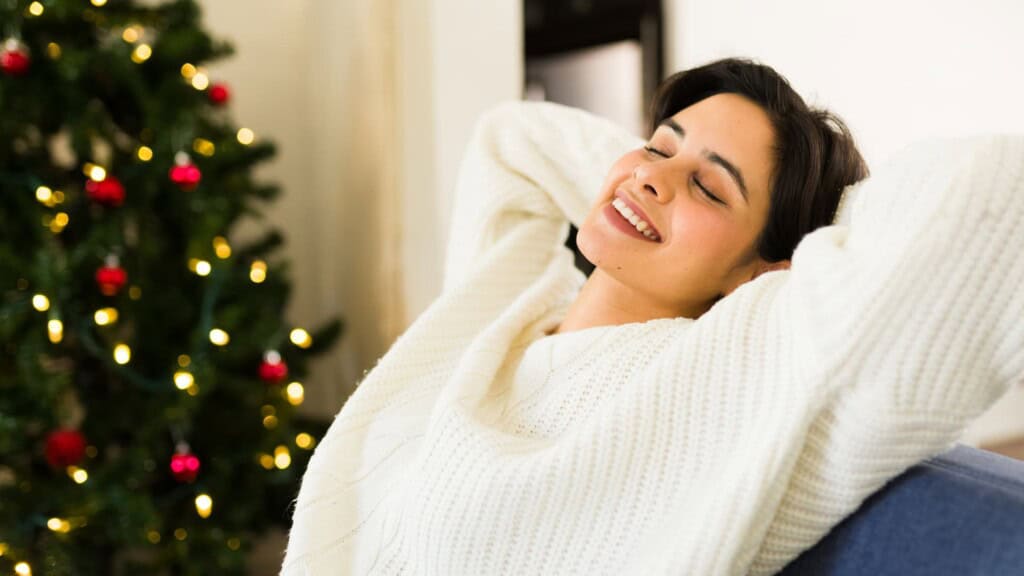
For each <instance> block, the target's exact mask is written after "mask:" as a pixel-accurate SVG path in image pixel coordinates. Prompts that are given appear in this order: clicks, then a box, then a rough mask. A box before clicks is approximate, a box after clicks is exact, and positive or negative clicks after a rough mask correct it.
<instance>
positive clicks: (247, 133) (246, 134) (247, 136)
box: [235, 128, 256, 146]
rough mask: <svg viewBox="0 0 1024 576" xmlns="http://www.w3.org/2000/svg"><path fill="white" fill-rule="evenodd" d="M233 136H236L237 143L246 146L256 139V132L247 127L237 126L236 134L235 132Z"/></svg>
mask: <svg viewBox="0 0 1024 576" xmlns="http://www.w3.org/2000/svg"><path fill="white" fill-rule="evenodd" d="M235 137H236V138H238V143H239V144H241V145H243V146H248V145H249V144H252V143H253V141H254V140H255V139H256V134H254V133H253V131H252V130H250V129H248V128H239V129H238V134H236V136H235Z"/></svg>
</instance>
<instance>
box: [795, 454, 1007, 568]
mask: <svg viewBox="0 0 1024 576" xmlns="http://www.w3.org/2000/svg"><path fill="white" fill-rule="evenodd" d="M779 574H780V575H782V576H809V575H814V576H866V575H870V576H887V575H893V576H896V575H899V576H970V575H977V576H1024V461H1020V460H1014V459H1012V458H1009V457H1006V456H1002V455H999V454H996V453H993V452H987V451H984V450H979V449H977V448H973V447H970V446H967V445H964V444H957V445H956V446H955V447H954V448H953V449H952V450H950V451H948V452H945V453H943V454H940V455H938V456H935V457H933V458H929V459H928V460H925V461H923V462H921V463H920V464H918V465H916V466H913V467H911V468H909V469H908V470H907V471H906V472H904V473H903V474H902V475H900V476H899V477H897V478H894V479H893V480H892V481H891V482H889V483H888V484H886V485H885V486H884V487H883V488H882V489H881V490H879V491H878V492H876V493H875V494H872V495H871V496H870V497H869V498H868V499H867V500H865V501H864V503H863V504H862V505H861V506H860V508H858V509H857V511H856V512H854V513H853V514H851V515H850V516H849V517H847V518H846V519H845V520H844V521H843V522H841V523H840V524H838V525H837V526H836V527H835V528H833V529H832V531H830V532H829V533H828V534H827V535H826V536H825V537H824V538H823V539H822V540H821V541H820V542H818V543H817V545H815V546H814V547H813V548H810V549H808V550H806V551H805V552H804V553H803V554H802V555H800V556H799V557H798V558H796V559H795V560H793V561H792V562H791V563H790V564H789V565H787V566H786V567H785V568H784V569H783V570H782V571H781V572H779Z"/></svg>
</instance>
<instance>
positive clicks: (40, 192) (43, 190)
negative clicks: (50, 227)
mask: <svg viewBox="0 0 1024 576" xmlns="http://www.w3.org/2000/svg"><path fill="white" fill-rule="evenodd" d="M52 199H53V190H50V188H48V187H46V186H40V187H39V188H36V200H38V201H40V202H42V203H43V204H46V203H47V202H49V201H50V200H52Z"/></svg>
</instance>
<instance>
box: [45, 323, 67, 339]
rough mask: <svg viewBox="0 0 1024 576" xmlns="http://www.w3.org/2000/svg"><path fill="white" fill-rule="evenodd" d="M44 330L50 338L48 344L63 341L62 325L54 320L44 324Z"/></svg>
mask: <svg viewBox="0 0 1024 576" xmlns="http://www.w3.org/2000/svg"><path fill="white" fill-rule="evenodd" d="M46 330H47V332H48V333H49V336H50V342H52V343H54V344H57V343H58V342H60V341H61V340H63V339H64V323H63V322H61V321H60V320H57V319H54V320H50V321H49V322H47V323H46Z"/></svg>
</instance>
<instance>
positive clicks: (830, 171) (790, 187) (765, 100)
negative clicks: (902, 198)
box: [650, 58, 868, 262]
mask: <svg viewBox="0 0 1024 576" xmlns="http://www.w3.org/2000/svg"><path fill="white" fill-rule="evenodd" d="M726 92H728V93H734V94H739V95H742V96H745V97H747V98H749V99H750V100H752V101H754V102H755V103H757V104H758V105H760V106H761V108H762V109H764V111H765V112H766V113H767V114H768V117H769V118H770V119H771V123H772V126H773V127H774V131H775V147H774V148H775V158H774V162H773V164H774V168H773V174H772V177H771V188H770V190H769V193H770V195H771V199H770V204H769V208H768V221H767V223H766V224H765V227H764V230H762V231H761V234H760V235H759V236H758V239H757V241H756V247H757V253H758V254H759V255H760V256H761V257H762V258H764V259H765V260H766V261H768V262H777V261H779V260H785V259H788V258H790V257H791V256H792V254H793V250H794V249H795V248H796V245H797V244H798V243H799V242H800V239H801V238H803V236H804V234H807V233H808V232H811V231H812V230H814V229H816V228H818V227H820V226H827V225H829V224H831V223H832V220H833V218H835V214H836V209H837V208H838V206H839V200H840V197H841V195H842V192H843V189H844V188H846V187H847V186H849V185H850V184H853V183H855V182H857V181H859V180H861V179H863V178H865V177H867V175H868V167H867V163H866V162H864V158H863V157H862V156H861V154H860V152H859V151H858V150H857V147H856V146H855V145H854V142H853V136H852V135H851V134H850V130H849V129H848V128H847V127H846V125H845V124H844V123H843V121H842V120H840V119H839V117H837V116H836V115H834V114H832V113H831V112H829V111H828V110H823V109H819V108H812V107H809V106H808V105H807V104H806V103H805V102H804V100H803V98H801V97H800V95H799V94H797V93H796V91H794V90H793V88H792V87H791V86H790V85H789V82H788V81H786V79H785V78H783V77H782V76H781V75H780V74H779V73H778V72H776V71H775V70H773V69H772V68H770V67H769V66H766V65H764V64H760V63H757V62H754V61H753V60H748V59H744V58H726V59H723V60H716V61H714V62H710V63H708V64H705V65H703V66H698V67H696V68H691V69H689V70H683V71H682V72H677V73H675V74H673V75H672V76H669V77H668V78H666V79H665V80H664V81H662V83H661V85H659V86H658V90H657V92H656V93H655V96H654V100H653V101H652V103H651V114H650V118H651V132H652V133H653V132H654V130H655V129H657V127H658V125H659V124H661V122H662V121H663V120H665V119H666V118H669V117H670V116H672V115H673V114H675V113H676V112H679V111H680V110H682V109H683V108H686V107H687V106H690V105H691V104H695V103H697V102H699V101H701V100H703V99H705V98H707V97H709V96H713V95H715V94H721V93H726Z"/></svg>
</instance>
